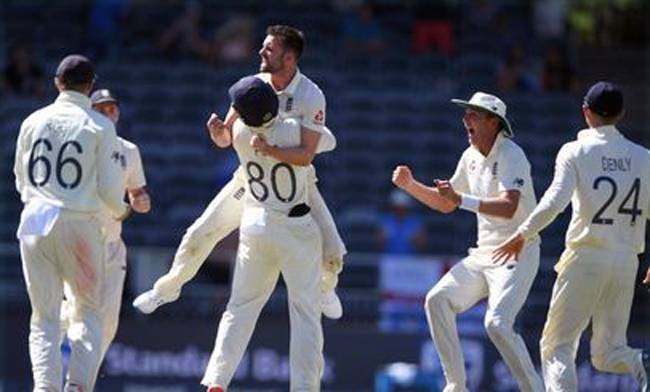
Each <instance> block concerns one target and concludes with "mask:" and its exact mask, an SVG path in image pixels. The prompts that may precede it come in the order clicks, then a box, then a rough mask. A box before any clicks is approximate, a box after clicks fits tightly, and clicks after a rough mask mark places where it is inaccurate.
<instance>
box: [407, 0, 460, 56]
mask: <svg viewBox="0 0 650 392" xmlns="http://www.w3.org/2000/svg"><path fill="white" fill-rule="evenodd" d="M414 14H415V16H414V18H415V20H414V21H413V31H412V34H413V36H412V43H413V50H414V51H415V52H416V53H424V52H428V51H429V50H431V49H435V50H436V51H438V52H440V53H443V54H445V55H451V54H452V53H453V51H454V28H453V26H452V11H451V9H450V7H449V6H448V5H447V4H445V3H444V2H436V3H427V2H422V3H420V4H418V5H417V6H416V7H415V8H414Z"/></svg>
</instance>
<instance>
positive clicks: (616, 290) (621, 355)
mask: <svg viewBox="0 0 650 392" xmlns="http://www.w3.org/2000/svg"><path fill="white" fill-rule="evenodd" d="M601 252H603V251H601ZM603 259H604V260H616V261H617V263H616V264H617V265H616V268H612V269H611V271H612V275H613V276H612V279H611V282H610V284H609V285H607V286H605V288H604V289H603V291H602V293H601V299H602V300H601V302H600V305H599V306H597V307H596V308H595V309H594V314H593V316H592V321H591V363H592V364H593V365H594V367H595V368H596V369H598V370H600V371H602V372H608V373H619V374H620V373H628V374H631V375H632V376H634V377H635V378H636V379H637V381H638V382H639V386H640V388H641V390H642V391H646V390H647V388H648V377H647V371H648V370H647V367H646V366H647V362H646V363H645V364H644V361H643V355H644V353H643V351H642V350H639V349H633V348H631V347H629V346H628V345H627V336H626V335H627V327H628V323H627V320H629V319H630V311H631V308H632V300H633V298H634V289H635V287H634V285H631V284H630V282H631V281H634V279H636V274H637V270H638V265H639V262H638V259H637V257H636V255H635V254H632V253H630V254H625V253H616V252H611V255H610V257H604V258H603ZM645 355H646V357H647V352H646V353H645ZM644 365H645V366H644Z"/></svg>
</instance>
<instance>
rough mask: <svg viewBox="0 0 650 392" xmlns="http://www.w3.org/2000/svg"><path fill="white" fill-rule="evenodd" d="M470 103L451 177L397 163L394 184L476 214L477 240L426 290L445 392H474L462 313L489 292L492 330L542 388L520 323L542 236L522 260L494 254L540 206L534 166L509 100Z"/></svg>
mask: <svg viewBox="0 0 650 392" xmlns="http://www.w3.org/2000/svg"><path fill="white" fill-rule="evenodd" d="M452 102H454V103H456V104H458V105H460V106H461V107H464V108H465V115H464V117H463V124H464V126H465V129H466V130H467V137H468V139H469V143H470V146H469V147H468V148H467V149H466V150H465V152H464V153H463V155H462V156H461V158H460V161H459V162H458V166H457V167H456V172H455V173H454V175H453V176H452V178H451V179H449V180H448V181H447V180H436V181H435V183H436V185H434V186H431V187H430V186H426V185H424V184H422V183H420V182H418V181H416V180H415V179H414V178H413V176H412V174H411V170H410V169H409V168H408V167H407V166H398V167H397V168H396V169H395V171H394V173H393V182H394V183H395V185H397V186H398V187H400V188H402V189H404V190H405V191H406V192H408V193H409V194H411V195H412V196H413V197H415V198H416V199H418V200H419V201H420V202H422V203H424V204H426V205H427V206H429V207H430V208H432V209H434V210H437V211H440V212H442V213H450V212H452V211H454V210H455V209H456V208H462V209H464V210H467V211H470V212H472V213H475V214H476V217H477V221H478V241H477V246H476V247H475V248H471V249H470V250H469V255H468V256H467V257H465V258H464V259H462V260H461V261H460V262H459V263H457V264H456V265H454V266H453V267H452V269H451V270H450V271H449V272H447V273H446V274H445V275H444V276H443V277H442V278H441V279H440V281H438V283H436V285H435V286H434V287H433V288H432V289H431V290H430V291H429V293H428V294H427V296H426V303H425V311H426V315H427V320H428V323H429V327H430V331H431V336H432V337H433V341H434V343H435V345H436V348H437V350H438V353H439V356H440V361H441V364H442V368H443V371H444V374H445V379H446V381H447V385H446V387H445V389H444V392H459V391H467V386H466V375H465V366H464V360H463V353H462V350H461V346H460V341H459V338H458V333H457V332H456V315H457V314H458V313H461V312H464V311H465V310H467V309H469V308H470V307H472V306H473V305H474V304H476V303H477V302H478V301H480V300H482V299H483V298H486V297H487V312H486V315H485V329H486V330H487V333H488V336H489V337H490V340H492V342H493V343H494V345H495V346H496V347H497V349H498V350H499V353H500V354H501V356H502V357H503V359H504V360H505V362H506V364H507V365H508V368H509V369H510V372H511V373H512V375H513V377H514V378H515V380H517V383H518V384H519V388H520V390H522V391H535V392H537V391H542V390H543V389H544V387H543V385H542V381H541V378H540V377H539V375H538V374H537V373H536V371H535V368H534V366H533V363H532V361H531V359H530V355H529V354H528V351H527V349H526V346H525V344H524V341H523V339H522V338H521V336H519V334H518V333H516V332H515V331H514V329H513V323H514V321H515V317H516V316H517V313H519V310H520V309H521V307H522V306H523V304H524V302H525V300H526V297H527V296H528V292H529V291H530V288H531V286H532V283H533V280H534V278H535V275H536V274H537V268H538V266H539V242H540V241H539V239H538V238H537V237H534V238H531V241H530V243H529V244H528V246H527V247H526V248H525V249H524V250H523V251H522V253H521V255H520V256H519V259H518V261H519V263H516V264H515V263H510V264H508V265H505V266H495V265H494V264H492V261H491V252H492V250H494V248H495V247H496V246H497V245H498V244H500V243H501V242H502V241H504V239H506V238H508V237H510V235H511V234H512V233H513V232H514V231H515V229H516V228H517V227H518V226H519V224H520V223H521V222H523V220H524V218H525V217H526V216H527V215H528V214H529V213H530V212H531V211H532V210H533V208H534V207H535V202H536V200H535V193H534V191H533V185H532V184H533V182H532V180H531V177H530V164H529V163H528V159H527V158H526V155H525V154H524V152H523V151H522V149H521V148H520V147H519V146H518V145H517V144H515V143H514V142H513V141H512V136H513V133H512V129H511V127H510V123H509V122H508V120H507V119H506V105H505V104H504V103H503V101H502V100H501V99H499V98H498V97H496V96H494V95H490V94H485V93H482V92H477V93H475V94H474V95H473V96H472V98H471V99H470V100H469V101H464V100H460V99H453V100H452Z"/></svg>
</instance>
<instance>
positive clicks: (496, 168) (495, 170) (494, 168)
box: [492, 161, 499, 177]
mask: <svg viewBox="0 0 650 392" xmlns="http://www.w3.org/2000/svg"><path fill="white" fill-rule="evenodd" d="M498 172H499V161H497V162H494V165H492V177H496V176H497V174H498Z"/></svg>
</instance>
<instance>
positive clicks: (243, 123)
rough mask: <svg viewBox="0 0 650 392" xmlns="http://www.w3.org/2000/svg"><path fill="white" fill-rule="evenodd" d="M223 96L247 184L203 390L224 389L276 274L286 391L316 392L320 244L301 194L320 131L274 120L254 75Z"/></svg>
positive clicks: (268, 94)
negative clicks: (285, 340)
mask: <svg viewBox="0 0 650 392" xmlns="http://www.w3.org/2000/svg"><path fill="white" fill-rule="evenodd" d="M229 94H230V97H231V100H232V107H233V109H234V110H236V111H237V112H238V114H239V116H240V117H239V120H237V121H236V122H235V123H234V124H233V128H232V131H228V130H225V129H224V130H223V131H222V132H224V133H228V135H224V139H226V138H229V139H230V140H231V143H232V145H233V147H234V148H235V151H236V152H237V155H238V157H239V160H240V164H241V165H242V167H243V168H244V170H245V175H246V177H247V179H248V181H247V182H246V193H245V195H244V197H243V204H244V209H243V211H242V218H241V223H240V236H239V248H238V250H237V260H236V264H235V273H234V278H233V283H232V291H231V296H230V300H229V301H228V305H227V308H226V311H225V312H224V314H223V316H222V318H221V322H220V323H219V330H218V332H217V338H216V342H215V347H214V351H213V352H212V355H211V357H210V361H209V363H208V367H207V369H206V372H205V376H204V377H203V380H202V384H203V385H205V386H207V387H208V391H209V392H219V391H220V392H223V391H224V390H226V389H227V388H228V386H229V384H230V381H231V380H232V377H233V375H234V372H235V370H236V368H237V365H238V364H239V362H240V360H241V358H242V356H243V354H244V351H245V349H246V346H247V345H248V342H249V340H250V337H251V335H252V333H253V329H254V327H255V323H256V321H257V318H258V316H259V314H260V311H261V310H262V307H263V306H264V304H265V303H266V301H267V300H268V298H269V296H270V295H271V293H272V292H273V289H274V288H275V285H276V282H277V280H278V277H279V275H280V273H281V274H282V277H283V279H284V281H285V282H286V285H287V292H288V296H289V316H290V317H289V321H290V325H291V339H290V350H289V361H290V374H291V380H290V390H291V391H318V390H320V378H321V374H322V369H323V354H322V349H323V332H322V329H321V324H320V315H321V307H320V301H319V299H320V295H321V293H320V281H321V274H322V272H321V255H322V242H321V236H320V233H319V228H318V225H317V224H316V222H315V221H314V219H313V217H312V216H311V214H310V207H309V205H308V203H309V197H308V191H307V190H308V187H309V183H310V182H311V181H312V180H311V179H310V169H309V165H310V164H311V161H312V159H313V157H314V155H315V154H316V149H317V145H318V140H319V138H320V133H319V132H316V131H313V130H305V129H303V128H302V127H301V126H300V123H299V122H298V121H297V120H296V119H293V118H281V117H280V116H278V115H277V114H278V97H277V95H276V92H275V91H274V90H273V88H272V87H271V85H269V84H268V83H266V82H264V81H263V80H262V79H260V78H258V77H256V76H249V77H245V78H242V79H241V80H239V81H238V82H237V83H235V84H234V85H233V86H232V87H231V88H230V89H229ZM224 144H225V143H224ZM279 147H284V148H279Z"/></svg>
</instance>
